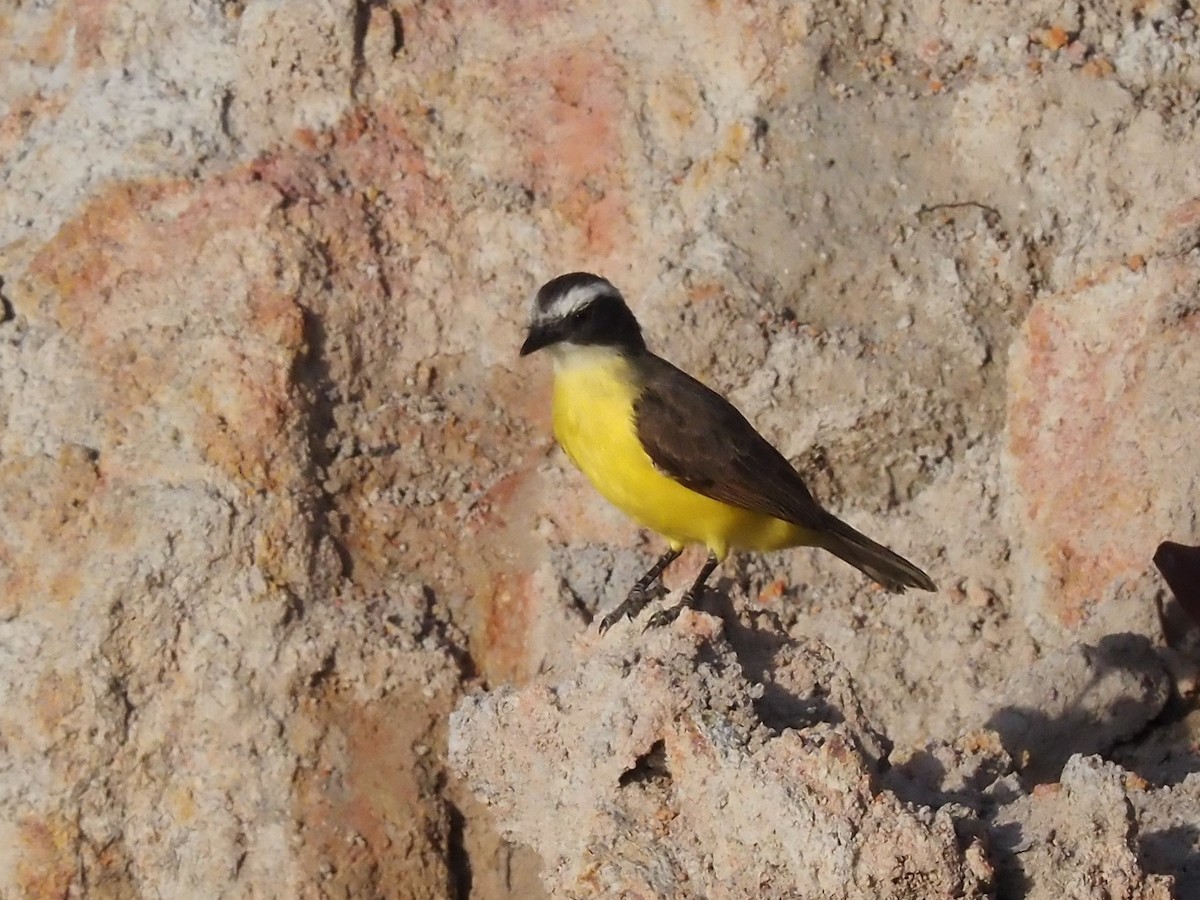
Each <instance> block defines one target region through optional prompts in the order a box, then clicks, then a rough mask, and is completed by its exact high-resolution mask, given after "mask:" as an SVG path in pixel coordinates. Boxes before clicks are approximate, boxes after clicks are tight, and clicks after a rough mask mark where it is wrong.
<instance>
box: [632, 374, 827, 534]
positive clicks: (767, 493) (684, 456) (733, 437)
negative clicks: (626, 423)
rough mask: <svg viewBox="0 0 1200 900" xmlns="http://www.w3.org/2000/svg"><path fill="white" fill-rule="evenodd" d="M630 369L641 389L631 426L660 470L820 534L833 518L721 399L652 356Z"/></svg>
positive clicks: (690, 485)
mask: <svg viewBox="0 0 1200 900" xmlns="http://www.w3.org/2000/svg"><path fill="white" fill-rule="evenodd" d="M637 366H638V369H639V371H640V372H641V373H642V375H643V377H644V378H645V385H644V388H643V390H642V393H641V395H640V396H639V397H638V399H637V401H636V402H635V403H634V424H635V426H636V428H637V434H638V439H639V440H640V441H641V442H642V446H643V447H645V448H646V453H647V454H649V456H650V459H651V460H652V461H653V462H654V464H655V465H656V466H658V468H659V469H661V470H662V471H663V472H665V473H666V474H667V475H670V476H671V477H672V478H674V479H675V480H676V481H678V482H679V483H680V484H682V485H684V486H686V487H688V488H691V489H692V490H693V491H696V492H697V493H700V494H704V495H705V496H706V497H711V498H712V499H714V500H720V501H721V502H722V503H728V504H730V505H732V506H739V507H741V508H742V509H750V510H753V511H755V512H759V513H765V514H766V515H769V516H774V517H776V518H777V519H783V520H784V521H786V522H791V523H793V524H795V525H802V526H804V527H806V528H817V529H819V528H824V527H826V525H827V523H828V521H829V519H830V518H832V517H831V516H830V515H829V513H827V512H825V510H823V509H822V508H821V506H820V505H819V504H818V503H817V501H816V500H814V499H813V496H812V494H810V493H809V491H808V488H807V487H806V486H805V484H804V481H803V480H802V479H801V478H800V476H799V474H797V472H796V470H795V469H793V468H792V466H791V464H790V463H789V462H788V461H787V460H786V459H784V457H783V454H781V453H780V452H779V451H778V450H776V449H775V448H774V447H772V446H771V445H770V444H769V443H767V441H766V439H765V438H763V437H762V435H760V434H759V433H758V432H757V431H755V430H754V426H753V425H751V424H750V423H749V422H747V421H746V419H745V417H744V416H743V415H742V414H741V413H739V412H738V411H737V410H736V409H734V408H733V405H732V404H731V403H730V402H729V401H728V400H726V399H725V398H724V397H722V396H721V395H720V394H718V393H716V391H713V390H710V389H709V388H707V387H705V386H704V385H703V384H701V383H700V382H699V381H697V380H696V379H695V378H692V376H690V375H688V374H687V373H686V372H684V371H682V370H680V369H677V368H675V366H673V365H671V364H670V363H669V362H667V361H666V360H664V359H660V358H659V357H657V356H654V355H653V354H650V353H647V354H644V355H643V356H640V357H639V358H638V360H637Z"/></svg>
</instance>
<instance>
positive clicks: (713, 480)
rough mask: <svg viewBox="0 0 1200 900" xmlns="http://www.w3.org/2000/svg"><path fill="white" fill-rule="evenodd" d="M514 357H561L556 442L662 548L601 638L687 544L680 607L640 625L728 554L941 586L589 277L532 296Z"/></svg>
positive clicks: (603, 626)
mask: <svg viewBox="0 0 1200 900" xmlns="http://www.w3.org/2000/svg"><path fill="white" fill-rule="evenodd" d="M532 306H533V309H532V312H531V314H530V317H529V324H528V330H527V332H526V335H525V340H524V343H523V344H522V345H521V350H520V356H521V357H526V356H528V355H530V354H531V353H534V352H536V351H539V350H545V351H546V353H547V354H548V355H549V356H550V358H551V360H552V361H553V369H554V375H553V401H552V405H553V423H554V434H555V438H556V439H557V441H558V443H559V445H560V446H561V447H562V449H563V450H564V451H565V452H566V455H567V456H568V457H569V458H570V460H571V462H572V463H574V465H575V466H576V467H577V468H578V469H580V470H581V471H582V472H583V474H584V475H585V476H586V477H587V479H588V480H589V481H590V482H591V483H592V485H593V486H594V487H595V488H596V489H597V490H598V491H599V492H600V494H601V495H602V496H604V497H605V499H607V500H608V501H609V502H610V503H612V504H613V505H614V506H615V507H617V509H619V510H621V511H622V512H623V513H625V515H627V516H628V517H629V518H631V519H633V520H634V521H635V522H636V523H638V524H639V525H640V526H642V527H644V528H647V529H649V530H650V531H653V532H656V533H657V534H659V535H661V536H662V537H664V538H666V541H667V550H666V551H665V552H664V553H663V554H662V555H661V556H659V557H658V559H657V560H656V561H655V562H654V564H653V565H652V566H651V567H650V568H649V570H648V571H647V572H646V573H645V574H644V575H643V576H642V577H641V578H639V579H638V580H637V582H636V583H635V584H634V586H633V587H632V588H631V589H630V591H629V594H628V596H627V597H626V598H625V600H624V602H622V603H620V604H619V605H618V606H617V607H616V608H615V609H613V610H612V611H611V612H610V613H608V614H607V615H606V616H604V618H603V619H601V621H600V625H599V630H600V633H601V634H604V633H605V632H606V631H608V629H609V628H611V627H612V626H613V625H614V624H616V623H617V622H619V621H620V620H621V618H622V617H627V618H628V619H630V620H631V621H632V620H633V619H635V618H637V616H638V615H640V614H641V612H642V610H643V609H644V608H645V607H646V605H647V604H648V603H649V602H650V600H651V599H652V598H653V597H654V596H656V590H655V583H656V582H657V581H658V580H659V579H660V578H661V577H662V574H663V572H664V571H666V569H667V567H668V566H670V565H671V563H673V562H674V561H675V560H676V559H677V558H678V557H679V555H680V554H681V553H682V551H683V548H684V547H685V546H687V545H690V544H702V545H704V546H705V547H706V548H707V549H708V557H707V559H706V560H705V561H704V564H703V565H702V566H701V568H700V572H699V574H698V575H697V576H696V578H695V580H694V581H693V582H692V585H691V587H689V588H688V589H687V590H686V591H685V592H684V594H683V595H682V598H681V599H680V601H679V602H678V603H677V604H675V605H674V606H670V607H666V608H664V609H660V610H659V611H658V612H656V613H655V614H654V615H652V616H650V617H649V619H648V620H647V622H646V625H645V627H644V629H643V630H648V629H650V628H658V627H662V626H664V625H667V624H669V623H670V622H672V621H674V620H675V619H676V618H677V617H678V616H679V614H680V612H681V611H682V610H683V609H685V608H688V607H692V606H694V605H695V604H696V602H697V600H698V599H699V598H700V597H701V595H702V592H703V590H704V586H705V583H706V582H707V580H708V578H709V576H711V575H712V573H713V572H714V571H715V570H716V568H717V566H718V565H720V563H721V562H722V561H723V560H724V559H725V558H726V556H727V555H728V554H729V552H730V551H731V550H748V551H756V552H767V551H773V550H782V549H784V548H788V547H798V546H811V547H820V548H823V549H825V550H828V551H829V552H830V553H833V554H834V555H835V556H837V557H839V558H841V559H842V560H844V561H846V562H847V563H849V564H850V565H852V566H854V567H855V568H857V569H859V570H861V571H862V572H863V573H864V574H865V575H867V577H869V578H871V579H872V580H873V581H875V582H877V583H878V584H879V585H881V586H882V587H884V588H885V589H887V590H888V591H891V592H894V593H902V592H903V591H904V590H905V589H907V588H920V589H921V590H926V591H934V590H937V588H936V586H935V585H934V583H933V581H932V580H931V579H930V578H929V576H928V575H926V574H925V573H924V572H923V571H921V570H920V569H919V568H917V567H916V566H915V565H913V564H912V563H911V562H909V561H908V560H906V559H904V558H903V557H901V556H900V555H898V554H896V553H893V552H892V551H891V550H889V549H888V548H887V547H884V546H883V545H882V544H878V543H876V542H875V541H872V540H871V539H870V538H868V537H866V536H865V535H863V534H861V533H859V532H858V531H856V530H855V529H854V528H852V527H851V526H849V525H847V524H846V523H845V522H843V521H841V520H840V519H838V518H837V517H836V516H835V515H833V514H832V513H830V512H828V511H827V510H826V509H824V508H823V507H822V506H821V505H820V503H818V502H817V501H816V500H815V499H814V498H813V495H812V493H811V492H810V491H809V490H808V487H807V486H806V485H805V483H804V479H803V478H802V477H801V475H800V474H799V473H798V472H797V471H796V470H795V469H794V468H793V467H792V465H791V464H790V463H789V462H788V461H787V459H786V458H785V457H784V456H783V454H782V453H780V452H779V451H778V450H776V449H775V447H773V446H772V445H771V444H770V443H769V442H768V441H767V440H766V438H764V437H763V436H762V435H760V434H759V433H758V432H757V431H756V430H755V429H754V426H753V425H751V424H750V422H749V421H747V419H746V418H745V416H743V415H742V414H741V413H740V412H738V410H737V409H735V408H734V406H733V404H731V403H730V402H729V401H728V400H726V399H725V398H724V397H722V396H721V395H720V394H718V393H717V392H716V391H714V390H712V389H711V388H709V387H707V386H706V385H704V384H703V383H701V382H700V381H698V380H697V379H695V378H693V377H692V376H691V375H689V374H687V373H686V372H684V371H683V370H681V369H678V368H676V367H675V366H674V365H672V364H671V363H669V362H667V361H666V360H665V359H663V358H662V357H660V356H658V355H656V354H654V353H653V352H651V350H650V349H649V348H648V347H647V345H646V341H645V338H644V337H643V335H642V329H641V326H640V325H639V324H638V321H637V318H636V317H635V316H634V314H633V312H632V311H631V310H630V308H629V305H628V304H627V303H626V302H625V298H624V297H623V296H622V294H621V292H620V291H618V290H617V288H616V287H614V286H613V284H612V283H611V282H609V281H608V280H607V279H605V278H601V277H600V276H598V275H593V274H591V273H589V272H571V273H568V274H565V275H559V276H558V277H556V278H553V279H551V280H550V281H548V282H546V283H545V284H544V285H542V286H541V287H540V288H539V289H538V291H537V293H536V294H535V296H534V298H533V304H532Z"/></svg>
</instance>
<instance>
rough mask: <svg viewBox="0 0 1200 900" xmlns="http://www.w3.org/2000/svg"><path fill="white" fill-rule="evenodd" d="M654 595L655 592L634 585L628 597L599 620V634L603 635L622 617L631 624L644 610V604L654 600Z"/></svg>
mask: <svg viewBox="0 0 1200 900" xmlns="http://www.w3.org/2000/svg"><path fill="white" fill-rule="evenodd" d="M656 594H657V591H655V590H653V589H650V588H644V587H641V586H640V585H636V584H635V585H634V586H633V588H632V589H631V590H630V591H629V596H628V597H626V598H625V599H624V601H622V602H621V603H620V604H619V605H618V606H617V608H616V609H614V610H613V611H612V612H610V613H609V614H608V615H607V616H605V617H604V618H603V619H601V620H600V634H602V635H603V634H604V632H606V631H608V629H610V628H612V627H613V626H614V625H616V624H617V623H618V622H620V621H621V619H622V617H624V618H628V619H629V620H630V621H631V622H632V621H633V620H634V619H636V618H637V617H638V615H639V614H640V613H641V611H642V610H643V609H645V608H646V604H647V603H649V602H650V601H651V600H653V599H654V597H655V596H656Z"/></svg>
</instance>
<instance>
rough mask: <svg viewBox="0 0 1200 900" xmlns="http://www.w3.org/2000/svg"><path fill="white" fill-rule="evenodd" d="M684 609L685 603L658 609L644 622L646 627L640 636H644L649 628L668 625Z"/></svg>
mask: <svg viewBox="0 0 1200 900" xmlns="http://www.w3.org/2000/svg"><path fill="white" fill-rule="evenodd" d="M686 608H687V604H686V603H676V604H675V605H674V606H668V607H666V608H665V609H660V610H659V611H658V612H656V613H655V614H654V615H652V616H651V617H650V618H648V619H647V620H646V627H645V628H643V629H642V634H645V633H646V632H647V631H649V630H650V629H651V628H662V627H663V626H664V625H670V624H671V623H672V622H674V621H675V620H676V619H678V618H679V614H680V613H681V612H683V611H684V610H685V609H686Z"/></svg>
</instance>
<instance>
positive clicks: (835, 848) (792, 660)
mask: <svg viewBox="0 0 1200 900" xmlns="http://www.w3.org/2000/svg"><path fill="white" fill-rule="evenodd" d="M799 647H800V645H799V644H796V643H795V642H787V643H781V646H780V647H779V648H778V649H779V650H780V652H779V653H777V654H776V659H778V660H779V661H780V663H781V665H783V666H785V667H786V666H793V665H799V666H800V667H808V668H810V669H813V670H818V671H819V672H820V676H819V677H820V681H822V682H825V683H831V682H832V683H838V682H841V683H845V681H846V678H845V675H844V673H843V672H841V671H840V666H838V665H837V663H835V662H833V661H832V660H831V659H830V658H829V657H828V656H827V655H823V654H821V653H819V652H817V651H815V650H813V649H811V648H809V649H807V652H798V648H799ZM575 649H576V659H575V662H574V666H573V667H572V668H569V669H566V670H564V671H562V672H560V673H557V674H555V675H552V676H549V677H543V678H541V679H538V680H535V681H533V682H532V683H530V684H528V685H527V686H525V687H523V688H521V689H519V690H518V689H512V688H503V689H500V690H497V691H495V692H492V693H484V694H477V695H474V696H472V697H469V698H467V699H465V700H464V701H463V702H462V703H461V704H460V706H459V707H458V709H457V710H456V711H455V712H454V714H453V715H452V717H451V738H450V755H451V761H452V765H453V766H454V767H455V768H456V769H457V770H458V772H459V773H460V774H461V775H462V776H463V777H464V778H465V779H466V780H467V781H468V783H469V784H470V786H471V787H472V788H473V789H474V790H475V792H476V794H477V795H478V796H479V797H480V798H481V799H483V800H484V801H485V802H486V803H487V804H489V805H490V806H491V807H492V809H493V813H494V814H495V815H496V817H497V819H498V821H499V823H500V827H501V829H502V832H503V833H504V834H505V835H506V836H508V837H510V838H512V839H515V840H517V841H521V842H524V843H527V844H530V845H531V846H533V847H534V849H535V850H537V851H538V852H539V853H540V854H541V856H542V859H543V862H544V867H543V872H542V877H543V882H544V884H545V885H546V887H547V888H548V890H549V891H550V893H551V894H553V895H555V896H571V897H584V896H635V897H641V896H645V897H655V896H667V895H668V894H670V895H672V896H689V897H748V896H755V897H785V896H806V897H808V896H822V897H864V898H865V897H872V898H874V897H894V898H934V897H973V896H985V895H986V893H987V890H988V885H989V882H990V879H991V868H990V865H989V863H988V862H987V859H986V855H985V853H984V850H983V847H982V845H981V844H980V843H977V842H974V841H972V840H970V839H969V838H964V839H963V840H960V838H959V837H958V836H957V834H956V828H955V821H954V820H953V818H952V816H951V814H950V813H949V811H947V810H943V811H940V812H937V813H933V812H931V811H929V810H928V809H913V808H910V807H908V806H906V805H905V804H903V803H902V802H900V801H899V800H898V799H897V798H896V797H895V796H894V795H892V794H890V793H886V792H883V793H880V792H877V791H876V790H875V788H874V775H875V772H874V768H875V766H874V764H873V763H872V762H871V759H870V756H869V754H868V753H867V752H864V749H863V748H864V746H870V745H872V744H873V743H874V741H875V737H874V736H873V735H865V734H863V733H861V732H860V730H859V729H858V728H856V727H855V726H853V725H852V724H850V723H851V721H853V718H854V717H853V716H852V717H849V718H847V717H843V716H842V715H841V713H840V710H839V709H838V708H836V707H834V706H833V705H831V704H829V703H828V702H827V701H828V698H825V701H826V702H823V703H814V704H811V705H809V706H808V707H806V706H805V703H804V700H805V699H806V698H803V697H799V698H797V703H796V704H795V706H794V707H792V708H793V710H794V711H795V715H794V717H793V720H792V721H790V722H786V723H785V721H783V719H782V718H781V713H780V710H781V709H783V708H784V707H783V705H782V704H780V703H779V701H778V697H777V698H776V700H775V701H774V702H773V704H772V705H771V708H772V710H773V715H774V727H768V726H767V725H766V724H764V721H763V716H762V712H761V711H760V710H762V709H763V704H764V702H765V697H764V689H763V687H762V686H760V685H756V684H754V683H752V682H751V681H750V680H749V679H748V678H747V677H746V675H745V674H744V671H743V666H742V664H741V662H740V661H739V657H738V655H737V653H736V652H735V650H734V648H733V646H732V645H731V644H730V643H729V642H728V641H727V640H726V639H725V638H724V636H723V634H722V626H721V621H720V620H719V619H715V618H712V617H710V616H707V615H704V614H698V613H685V614H684V615H683V616H682V617H681V619H680V620H679V625H677V626H676V627H675V628H674V629H666V630H662V631H656V632H651V633H650V634H647V635H645V636H636V635H635V634H634V633H633V631H621V630H618V631H617V632H614V633H613V634H611V635H610V637H609V639H607V640H603V641H600V640H595V639H584V640H581V641H580V642H579V643H577V645H576V648H575ZM766 668H768V669H769V668H770V665H769V664H768V666H767V667H766ZM768 678H769V680H770V681H772V683H774V684H775V685H781V684H786V683H788V680H789V679H788V677H787V675H786V673H780V672H778V671H772V672H770V674H769V676H768ZM765 680H766V679H765ZM808 699H813V698H808ZM806 708H807V709H809V710H810V712H811V715H809V714H806V713H805V712H804V709H806ZM970 830H971V829H970V828H965V829H963V831H964V832H969V831H970ZM964 844H966V846H964Z"/></svg>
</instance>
